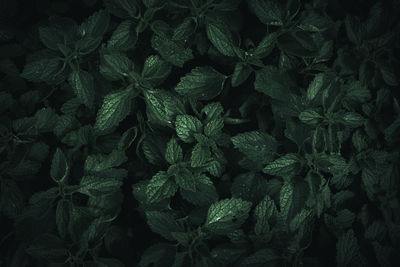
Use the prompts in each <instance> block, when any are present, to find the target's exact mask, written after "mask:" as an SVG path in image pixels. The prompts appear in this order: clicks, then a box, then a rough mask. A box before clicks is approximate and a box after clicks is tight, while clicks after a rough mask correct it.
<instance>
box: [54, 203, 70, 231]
mask: <svg viewBox="0 0 400 267" xmlns="http://www.w3.org/2000/svg"><path fill="white" fill-rule="evenodd" d="M70 213H71V202H70V201H69V200H67V199H61V200H59V201H58V203H57V208H56V224H57V230H58V233H59V234H60V236H61V237H62V238H65V237H66V235H67V233H68V224H69V217H70Z"/></svg>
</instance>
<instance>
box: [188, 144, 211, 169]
mask: <svg viewBox="0 0 400 267" xmlns="http://www.w3.org/2000/svg"><path fill="white" fill-rule="evenodd" d="M210 157H211V151H210V148H209V147H208V146H206V145H203V144H200V143H197V144H196V145H195V146H194V148H193V150H192V155H191V158H190V166H192V167H194V168H195V167H201V166H204V165H205V164H206V163H207V162H208V160H209V159H210Z"/></svg>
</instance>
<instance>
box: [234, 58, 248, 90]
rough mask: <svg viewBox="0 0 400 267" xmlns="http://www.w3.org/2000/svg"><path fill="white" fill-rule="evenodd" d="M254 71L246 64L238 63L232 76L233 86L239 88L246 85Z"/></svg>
mask: <svg viewBox="0 0 400 267" xmlns="http://www.w3.org/2000/svg"><path fill="white" fill-rule="evenodd" d="M252 71H253V69H252V67H251V66H250V65H248V64H247V63H244V62H238V63H236V66H235V70H234V71H233V74H232V86H233V87H237V86H239V85H241V84H242V83H244V82H245V81H246V80H247V78H249V76H250V74H251V73H252Z"/></svg>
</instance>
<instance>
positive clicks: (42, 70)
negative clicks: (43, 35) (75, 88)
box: [21, 58, 61, 82]
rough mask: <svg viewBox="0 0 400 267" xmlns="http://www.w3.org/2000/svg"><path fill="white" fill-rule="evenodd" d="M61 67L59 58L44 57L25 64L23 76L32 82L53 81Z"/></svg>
mask: <svg viewBox="0 0 400 267" xmlns="http://www.w3.org/2000/svg"><path fill="white" fill-rule="evenodd" d="M60 69H61V60H60V59H59V58H43V59H40V60H37V61H32V62H28V63H27V64H26V65H25V66H24V70H23V71H22V73H21V77H22V78H25V79H27V80H29V81H31V82H52V81H53V79H54V75H55V74H56V73H57V72H58V71H59V70H60Z"/></svg>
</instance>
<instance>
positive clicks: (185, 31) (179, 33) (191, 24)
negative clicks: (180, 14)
mask: <svg viewBox="0 0 400 267" xmlns="http://www.w3.org/2000/svg"><path fill="white" fill-rule="evenodd" d="M195 30H196V24H195V21H194V19H193V18H192V17H188V18H185V19H184V20H183V22H182V23H181V24H179V25H178V26H177V27H176V28H175V29H174V34H173V35H172V40H186V39H187V38H188V37H189V36H190V35H192V34H193V33H194V31H195Z"/></svg>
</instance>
